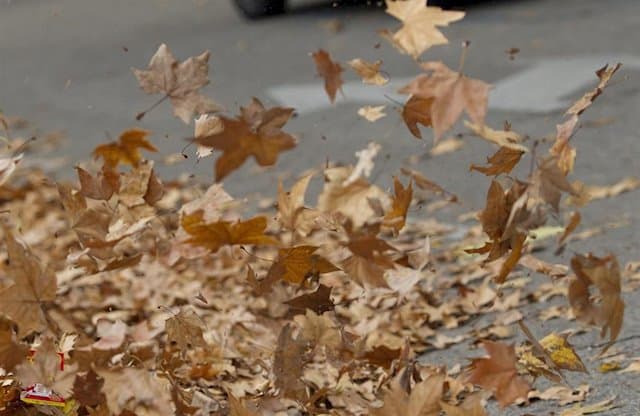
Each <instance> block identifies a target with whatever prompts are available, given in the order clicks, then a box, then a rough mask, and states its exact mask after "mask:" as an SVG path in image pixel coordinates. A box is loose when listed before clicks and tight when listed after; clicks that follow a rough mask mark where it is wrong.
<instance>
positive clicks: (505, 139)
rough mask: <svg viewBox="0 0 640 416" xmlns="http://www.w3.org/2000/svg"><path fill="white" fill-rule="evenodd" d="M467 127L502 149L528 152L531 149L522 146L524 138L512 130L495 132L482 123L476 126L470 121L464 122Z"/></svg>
mask: <svg viewBox="0 0 640 416" xmlns="http://www.w3.org/2000/svg"><path fill="white" fill-rule="evenodd" d="M464 125H465V127H467V128H468V129H470V130H471V131H473V133H474V134H476V135H477V136H478V137H481V138H483V139H485V140H486V141H488V142H490V143H493V144H497V145H498V146H500V147H508V148H510V149H513V150H519V151H522V152H525V153H526V152H528V151H529V149H528V148H527V147H525V146H523V145H521V144H520V142H522V141H523V140H524V138H523V137H522V136H521V135H519V134H518V133H516V132H514V131H511V130H494V129H492V128H491V127H488V126H486V125H484V124H482V123H478V124H474V123H470V122H468V121H465V122H464Z"/></svg>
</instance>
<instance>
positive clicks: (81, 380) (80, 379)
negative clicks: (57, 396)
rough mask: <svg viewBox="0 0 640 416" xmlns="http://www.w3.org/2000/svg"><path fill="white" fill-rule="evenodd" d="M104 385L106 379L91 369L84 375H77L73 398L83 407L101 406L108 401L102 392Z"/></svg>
mask: <svg viewBox="0 0 640 416" xmlns="http://www.w3.org/2000/svg"><path fill="white" fill-rule="evenodd" d="M103 385H104V379H103V378H102V377H100V376H99V375H98V374H96V372H95V371H93V369H89V371H87V372H86V373H84V374H78V375H76V379H75V381H74V382H73V397H74V399H76V400H77V401H78V402H79V403H80V404H82V405H83V406H90V407H96V406H99V405H100V404H102V403H105V402H106V400H107V398H106V396H105V395H104V393H103V392H102V386H103Z"/></svg>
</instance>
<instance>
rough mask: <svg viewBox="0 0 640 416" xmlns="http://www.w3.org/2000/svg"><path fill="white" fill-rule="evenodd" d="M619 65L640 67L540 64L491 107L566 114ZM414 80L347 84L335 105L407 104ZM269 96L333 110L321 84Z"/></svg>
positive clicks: (502, 87)
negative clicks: (606, 69) (405, 90)
mask: <svg viewBox="0 0 640 416" xmlns="http://www.w3.org/2000/svg"><path fill="white" fill-rule="evenodd" d="M617 62H622V64H623V68H632V69H638V68H640V58H639V57H636V56H631V55H619V56H615V55H594V56H578V57H565V58H558V59H543V60H539V61H535V62H533V63H532V64H531V65H530V66H529V67H528V68H526V69H523V70H521V71H519V72H516V73H515V74H513V75H510V76H508V77H506V78H504V79H501V80H499V81H497V82H495V83H494V85H493V88H492V90H491V93H490V96H489V107H490V108H491V109H494V110H501V111H508V112H519V113H547V112H550V111H556V110H562V109H565V108H567V107H568V106H569V105H570V104H571V97H572V96H574V95H575V94H576V93H577V92H580V91H581V90H585V89H586V88H587V87H589V86H590V85H595V84H596V81H597V80H596V76H595V74H594V72H595V71H596V70H597V69H599V68H601V67H602V66H604V65H605V64H607V63H609V64H615V63H617ZM525 63H526V62H525ZM411 79H412V78H397V79H392V80H391V82H389V83H388V84H387V85H385V86H382V87H375V86H371V85H364V84H363V83H362V82H360V81H349V82H345V83H344V85H343V87H342V89H343V91H344V96H338V97H337V98H336V105H339V104H341V103H355V104H369V105H375V104H389V98H391V99H392V100H396V101H399V102H404V101H405V99H406V97H405V96H403V95H401V94H398V93H397V91H398V89H399V88H400V87H402V86H404V85H406V84H407V83H409V82H410V81H411ZM267 95H268V96H269V97H270V98H271V99H273V100H274V101H276V102H277V103H279V104H281V105H286V106H290V107H294V108H295V109H296V110H297V112H298V113H299V114H301V115H304V114H310V113H314V112H317V111H322V110H324V109H327V108H331V107H333V106H334V105H332V104H331V103H330V102H329V99H328V98H327V95H326V93H325V91H324V89H323V86H322V81H321V80H317V81H316V82H314V83H309V84H284V85H277V86H274V87H270V88H269V89H268V90H267ZM387 97H389V98H387Z"/></svg>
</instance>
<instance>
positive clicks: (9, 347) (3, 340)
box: [0, 316, 29, 402]
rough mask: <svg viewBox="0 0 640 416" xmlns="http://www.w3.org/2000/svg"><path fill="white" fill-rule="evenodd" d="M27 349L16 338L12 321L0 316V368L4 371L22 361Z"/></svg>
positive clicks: (11, 368) (9, 369)
mask: <svg viewBox="0 0 640 416" xmlns="http://www.w3.org/2000/svg"><path fill="white" fill-rule="evenodd" d="M28 351H29V348H28V347H27V345H26V344H23V343H21V342H19V341H18V340H17V339H16V334H15V333H14V331H13V322H11V321H10V320H9V319H7V318H6V317H4V316H0V368H3V369H4V370H6V371H11V370H13V369H14V367H15V366H16V365H18V364H20V363H21V362H22V361H24V359H25V357H26V356H27V352H28ZM0 402H1V401H0Z"/></svg>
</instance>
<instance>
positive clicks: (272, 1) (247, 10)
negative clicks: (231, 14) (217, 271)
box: [234, 0, 286, 19]
mask: <svg viewBox="0 0 640 416" xmlns="http://www.w3.org/2000/svg"><path fill="white" fill-rule="evenodd" d="M234 1H235V3H236V6H237V7H238V8H239V9H240V10H241V11H242V13H243V14H244V15H245V16H247V17H248V18H250V19H256V18H258V17H262V16H268V15H273V14H278V13H282V12H284V6H285V1H286V0H234Z"/></svg>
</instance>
